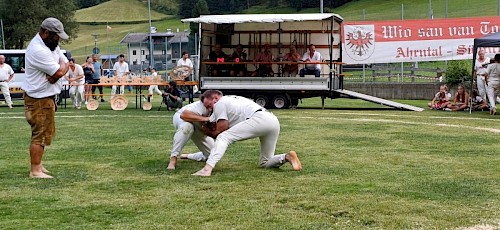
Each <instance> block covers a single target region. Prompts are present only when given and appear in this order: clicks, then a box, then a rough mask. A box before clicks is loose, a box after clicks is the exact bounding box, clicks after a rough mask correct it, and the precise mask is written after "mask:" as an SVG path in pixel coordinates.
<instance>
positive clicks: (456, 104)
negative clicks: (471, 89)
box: [448, 85, 469, 111]
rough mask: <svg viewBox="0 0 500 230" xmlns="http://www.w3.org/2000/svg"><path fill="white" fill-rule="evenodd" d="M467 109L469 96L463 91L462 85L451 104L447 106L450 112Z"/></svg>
mask: <svg viewBox="0 0 500 230" xmlns="http://www.w3.org/2000/svg"><path fill="white" fill-rule="evenodd" d="M467 108H469V94H468V93H467V92H466V91H465V88H464V86H463V85H459V86H458V87H457V92H456V93H455V96H454V97H453V103H451V104H448V109H451V111H462V110H465V109H467Z"/></svg>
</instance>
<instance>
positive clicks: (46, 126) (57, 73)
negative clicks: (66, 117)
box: [22, 18, 69, 178]
mask: <svg viewBox="0 0 500 230" xmlns="http://www.w3.org/2000/svg"><path fill="white" fill-rule="evenodd" d="M61 39H64V40H66V39H68V35H67V34H66V32H64V26H63V24H62V23H61V21H59V20H58V19H56V18H46V19H45V20H44V21H43V22H42V25H41V28H40V31H39V32H38V33H37V34H36V35H35V37H34V38H33V39H32V40H31V41H30V43H29V45H28V48H27V49H26V54H25V55H26V61H25V62H26V72H25V73H26V79H25V80H24V82H23V84H22V89H23V90H24V92H25V94H24V109H25V116H26V120H27V121H28V123H29V124H30V126H31V144H30V160H31V167H30V177H32V178H52V176H50V175H48V174H47V173H48V172H49V171H48V170H47V169H45V167H43V165H42V157H43V154H44V150H45V146H47V145H50V144H51V143H52V138H53V137H54V136H55V133H56V127H55V121H54V116H55V111H56V109H57V107H56V104H55V96H56V95H58V94H59V93H60V92H61V86H62V83H61V81H60V80H59V79H60V78H62V77H63V76H64V75H66V73H67V72H68V69H69V65H68V59H67V58H66V57H65V56H64V55H63V53H62V52H61V50H60V48H59V40H61Z"/></svg>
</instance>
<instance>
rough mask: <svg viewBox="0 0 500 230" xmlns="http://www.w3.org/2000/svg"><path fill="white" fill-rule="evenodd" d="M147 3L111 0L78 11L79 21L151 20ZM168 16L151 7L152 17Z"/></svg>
mask: <svg viewBox="0 0 500 230" xmlns="http://www.w3.org/2000/svg"><path fill="white" fill-rule="evenodd" d="M148 15H149V14H148V8H147V4H143V3H141V2H140V1H137V0H111V1H108V2H104V3H102V4H99V5H97V6H93V7H89V8H85V9H81V10H78V11H76V13H75V19H76V21H78V22H87V23H89V22H96V23H106V22H141V21H142V22H149V16H148ZM167 17H168V16H167V15H165V14H162V13H158V12H156V11H155V10H154V9H151V19H152V20H160V19H165V18H167ZM146 29H147V28H146Z"/></svg>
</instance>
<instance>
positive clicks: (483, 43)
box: [474, 32, 500, 47]
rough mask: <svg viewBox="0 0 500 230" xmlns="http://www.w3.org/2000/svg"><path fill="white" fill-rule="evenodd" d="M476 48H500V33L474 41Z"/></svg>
mask: <svg viewBox="0 0 500 230" xmlns="http://www.w3.org/2000/svg"><path fill="white" fill-rule="evenodd" d="M474 46H475V47H500V32H498V33H494V34H489V35H486V36H484V37H481V38H476V39H474Z"/></svg>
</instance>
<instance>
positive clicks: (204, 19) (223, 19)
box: [181, 13, 344, 24]
mask: <svg viewBox="0 0 500 230" xmlns="http://www.w3.org/2000/svg"><path fill="white" fill-rule="evenodd" d="M331 17H333V18H334V19H335V20H336V21H343V20H344V19H343V18H342V17H340V16H339V15H338V14H329V13H328V14H326V13H325V14H227V15H201V16H200V17H198V18H186V19H182V20H181V21H182V22H195V23H207V24H233V23H250V22H257V23H278V22H296V21H321V20H324V19H327V18H331Z"/></svg>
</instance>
